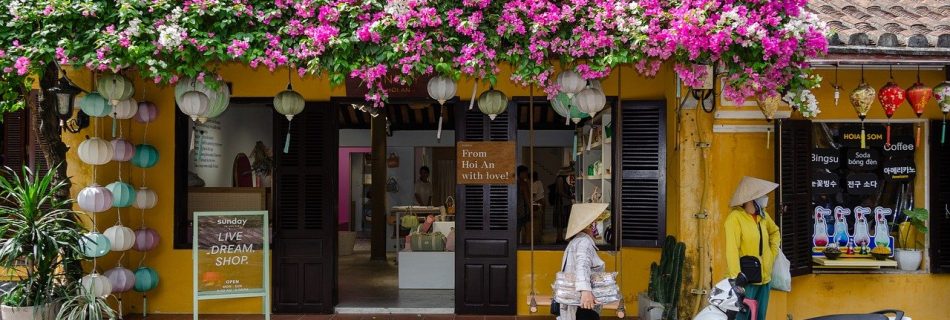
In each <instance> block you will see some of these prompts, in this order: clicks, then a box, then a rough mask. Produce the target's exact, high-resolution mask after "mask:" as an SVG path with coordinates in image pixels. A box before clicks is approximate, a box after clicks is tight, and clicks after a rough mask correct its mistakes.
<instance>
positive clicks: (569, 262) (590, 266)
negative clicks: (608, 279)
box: [558, 203, 608, 320]
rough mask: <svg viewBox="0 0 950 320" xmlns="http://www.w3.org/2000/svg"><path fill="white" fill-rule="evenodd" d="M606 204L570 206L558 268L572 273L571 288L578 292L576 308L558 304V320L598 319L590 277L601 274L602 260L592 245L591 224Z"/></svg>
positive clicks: (597, 307) (592, 229)
mask: <svg viewBox="0 0 950 320" xmlns="http://www.w3.org/2000/svg"><path fill="white" fill-rule="evenodd" d="M607 206H608V204H606V203H584V204H575V205H573V206H572V207H571V218H570V220H569V221H568V223H567V233H565V234H564V239H565V240H570V243H568V244H567V248H564V257H563V258H562V259H561V265H562V266H563V267H562V268H563V270H564V271H566V272H573V273H574V277H575V281H574V287H575V289H576V290H577V291H580V295H581V301H580V305H579V306H571V305H565V304H561V315H560V316H559V317H558V320H598V319H600V306H599V305H598V303H597V301H596V300H595V299H594V293H593V292H592V291H591V290H592V288H591V287H592V285H591V278H590V275H591V274H592V273H594V272H603V271H604V261H603V260H601V259H600V257H599V256H598V255H597V245H596V244H594V237H593V235H594V228H595V226H594V221H596V220H597V217H599V216H600V215H601V214H602V213H604V210H606V209H607Z"/></svg>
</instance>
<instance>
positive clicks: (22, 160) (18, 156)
mask: <svg viewBox="0 0 950 320" xmlns="http://www.w3.org/2000/svg"><path fill="white" fill-rule="evenodd" d="M27 111H28V109H23V110H18V111H14V112H8V113H5V114H3V123H0V126H2V128H3V141H2V142H3V145H0V151H3V156H2V157H0V161H2V163H0V164H2V165H3V166H6V167H10V168H12V169H13V170H16V172H20V169H21V168H22V167H23V166H24V165H26V164H27V163H28V159H29V153H27V145H28V142H29V138H28V137H29V136H30V133H29V127H30V126H29V121H30V117H29V114H28V112H27Z"/></svg>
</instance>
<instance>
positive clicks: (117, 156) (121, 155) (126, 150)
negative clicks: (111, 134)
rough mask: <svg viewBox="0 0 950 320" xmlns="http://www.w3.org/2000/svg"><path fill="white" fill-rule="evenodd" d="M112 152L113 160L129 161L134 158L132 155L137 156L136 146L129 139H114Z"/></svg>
mask: <svg viewBox="0 0 950 320" xmlns="http://www.w3.org/2000/svg"><path fill="white" fill-rule="evenodd" d="M112 153H113V155H112V160H115V161H122V162H125V161H129V160H132V156H135V146H134V145H132V143H131V142H129V141H128V140H125V139H123V138H116V139H114V140H112Z"/></svg>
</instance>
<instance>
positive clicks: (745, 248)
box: [725, 208, 782, 283]
mask: <svg viewBox="0 0 950 320" xmlns="http://www.w3.org/2000/svg"><path fill="white" fill-rule="evenodd" d="M756 220H758V221H756ZM760 227H761V230H762V231H761V235H762V236H761V238H760V237H759V234H760V232H759V228H760ZM725 231H726V261H727V264H728V267H729V277H730V278H735V277H736V276H738V275H739V257H742V256H755V257H759V261H761V262H762V283H768V282H769V281H772V265H773V264H774V263H775V256H777V255H778V246H779V244H780V243H781V242H782V234H781V232H780V231H779V229H778V226H777V225H775V221H773V220H772V218H769V215H768V213H766V212H765V211H763V213H762V214H761V215H759V217H758V219H754V218H752V215H751V214H749V213H748V212H746V211H745V210H744V209H741V208H733V209H732V212H729V216H727V217H726V223H725ZM759 241H761V244H762V255H761V256H760V255H759V243H760V242H759Z"/></svg>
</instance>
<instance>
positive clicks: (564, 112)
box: [549, 92, 571, 125]
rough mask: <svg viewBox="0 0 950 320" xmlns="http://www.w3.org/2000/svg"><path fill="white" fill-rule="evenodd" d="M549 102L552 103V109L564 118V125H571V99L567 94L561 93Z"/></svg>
mask: <svg viewBox="0 0 950 320" xmlns="http://www.w3.org/2000/svg"><path fill="white" fill-rule="evenodd" d="M549 101H551V108H552V109H554V112H556V113H557V114H558V115H560V116H562V117H564V119H565V122H564V124H565V125H567V124H569V123H571V117H570V116H571V98H568V97H567V94H566V93H563V92H560V93H558V94H557V95H555V96H554V99H551V100H549Z"/></svg>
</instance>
